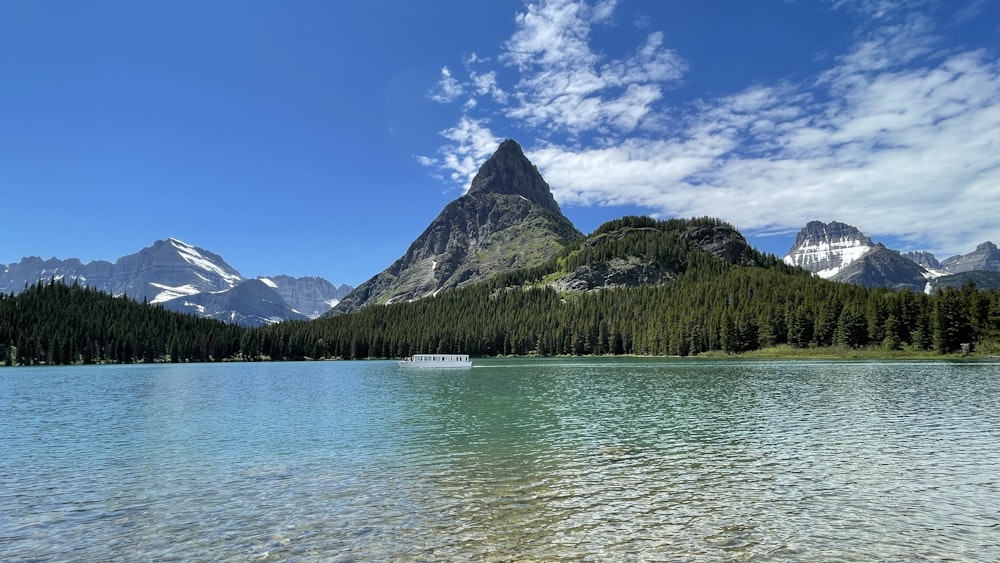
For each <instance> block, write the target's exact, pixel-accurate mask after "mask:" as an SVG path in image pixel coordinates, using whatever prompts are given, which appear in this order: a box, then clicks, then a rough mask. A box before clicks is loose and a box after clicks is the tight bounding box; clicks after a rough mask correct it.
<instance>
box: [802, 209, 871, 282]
mask: <svg viewBox="0 0 1000 563" xmlns="http://www.w3.org/2000/svg"><path fill="white" fill-rule="evenodd" d="M873 248H875V243H873V242H872V239H870V238H868V237H866V236H865V235H864V234H863V233H862V232H861V231H859V230H858V229H856V228H855V227H852V226H850V225H847V224H844V223H838V222H836V221H831V222H830V223H823V222H822V221H810V222H809V223H807V224H806V226H805V227H803V228H802V230H801V231H799V234H798V235H797V236H796V237H795V243H794V244H792V248H791V250H789V251H788V254H786V255H785V257H784V258H783V260H784V262H785V263H786V264H788V265H790V266H798V267H800V268H802V269H803V270H808V271H810V272H812V273H814V274H816V275H817V276H819V277H821V278H826V279H829V278H832V277H834V276H835V275H837V272H840V271H841V270H843V269H844V268H845V267H847V265H848V264H850V263H851V262H854V261H855V260H857V259H858V258H861V257H862V256H864V255H865V254H867V253H868V252H870V251H871V250H872V249H873Z"/></svg>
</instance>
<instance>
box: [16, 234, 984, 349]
mask: <svg viewBox="0 0 1000 563" xmlns="http://www.w3.org/2000/svg"><path fill="white" fill-rule="evenodd" d="M723 227H725V228H728V226H726V225H725V224H724V223H721V222H719V221H717V220H714V219H708V218H703V219H696V220H688V221H679V220H671V221H659V222H658V221H653V220H650V219H648V218H623V219H621V220H617V221H613V222H611V223H609V224H607V225H604V226H602V227H601V228H600V229H598V230H597V231H595V233H594V234H593V235H591V236H590V237H588V238H587V239H585V240H583V241H580V242H579V243H578V244H576V245H573V246H571V247H569V248H567V249H565V250H564V251H563V252H562V253H560V254H559V255H557V256H555V257H554V258H553V259H551V260H549V261H548V262H546V263H545V264H544V265H542V266H539V267H535V268H530V269H522V270H516V271H509V272H504V273H502V274H499V275H496V276H494V277H493V278H491V279H490V280H488V281H486V282H483V283H478V284H474V285H470V286H467V287H463V288H459V289H455V290H451V291H446V292H442V293H441V294H439V295H438V296H436V297H431V298H425V299H421V300H418V301H414V302H410V303H397V304H392V305H374V306H368V307H364V308H362V309H360V310H359V311H357V312H354V313H351V314H345V315H340V316H337V317H331V318H323V319H319V320H315V321H291V322H284V323H280V324H277V325H271V326H267V327H262V328H255V329H242V328H239V327H235V326H231V325H225V324H222V323H219V322H216V321H210V320H204V319H196V318H193V317H190V316H186V315H181V314H175V313H171V312H167V311H164V310H162V309H161V308H160V307H155V306H148V305H144V304H139V303H135V302H132V301H129V300H127V299H115V298H111V297H109V296H106V295H102V294H100V293H97V292H95V291H92V290H88V289H85V288H80V287H76V286H72V287H68V286H64V285H61V284H59V283H49V284H42V283H39V284H37V285H36V286H33V287H31V288H28V290H27V291H25V292H23V293H21V294H19V295H17V296H0V358H3V359H4V361H5V362H6V363H7V364H8V365H10V364H36V363H48V364H60V363H77V362H82V363H91V362H130V361H219V360H225V359H248V360H261V359H275V360H300V359H309V358H312V359H318V358H344V359H355V358H392V357H402V356H407V355H410V354H413V353H421V352H456V353H468V354H471V355H473V356H496V355H539V356H552V355H605V354H610V355H617V354H630V355H654V356H695V355H718V356H729V355H734V354H739V355H741V357H751V358H769V357H809V358H821V357H828V358H860V359H864V358H874V357H878V358H884V357H899V358H902V357H941V355H942V354H964V353H965V350H963V345H971V349H972V350H973V351H976V350H978V351H979V353H986V354H996V353H997V351H998V350H1000V290H990V291H981V290H977V289H976V288H975V286H974V285H973V284H971V283H970V284H966V285H964V286H962V287H961V288H957V289H956V288H944V289H943V290H941V291H940V292H939V293H937V294H935V295H925V294H922V293H913V292H910V291H892V290H888V289H871V288H864V287H858V286H853V285H847V284H843V283H835V282H829V281H826V280H822V279H819V278H816V277H813V276H811V275H809V274H807V273H805V272H803V271H802V270H799V269H796V268H791V267H788V266H786V265H784V264H782V263H781V262H780V261H779V260H777V258H775V257H774V256H772V255H763V254H761V253H759V252H758V251H756V250H753V249H751V248H749V247H740V246H738V245H737V246H733V245H732V244H729V243H730V242H732V241H722V243H721V244H720V242H719V237H718V236H716V237H715V239H713V240H712V241H710V242H711V244H712V247H713V248H715V249H721V250H720V251H718V252H715V251H713V252H709V251H706V250H705V247H704V245H705V241H706V240H708V239H706V238H705V237H703V236H702V235H704V233H705V232H706V231H705V229H715V231H714V232H715V233H716V235H718V233H724V232H725V228H723ZM734 232H735V231H734ZM692 233H699V234H698V236H692ZM737 235H738V233H737ZM713 236H715V235H713ZM740 240H742V238H741V237H740ZM737 242H738V241H737ZM720 255H721V256H723V257H725V259H723V258H720ZM614 261H617V262H628V263H630V264H636V263H639V264H642V265H643V267H644V268H646V270H647V271H652V270H656V271H658V272H660V273H663V274H665V275H664V276H663V277H664V279H668V280H669V281H666V282H665V283H659V284H654V285H650V284H643V283H640V284H638V285H634V286H630V287H619V288H616V289H597V290H593V291H573V292H567V291H563V292H560V291H556V290H555V289H553V288H552V287H550V286H548V285H546V282H551V281H553V280H556V279H560V278H561V277H564V276H568V275H571V274H572V273H573V272H574V271H577V270H578V269H579V268H589V269H595V268H596V266H599V265H602V264H603V265H606V264H608V263H610V262H614ZM597 269H599V268H597Z"/></svg>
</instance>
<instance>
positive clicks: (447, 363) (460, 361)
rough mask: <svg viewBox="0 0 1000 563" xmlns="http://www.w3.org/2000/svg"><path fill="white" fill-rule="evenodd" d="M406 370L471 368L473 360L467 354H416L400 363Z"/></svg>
mask: <svg viewBox="0 0 1000 563" xmlns="http://www.w3.org/2000/svg"><path fill="white" fill-rule="evenodd" d="M399 365H400V366H402V367H406V368H434V369H447V368H471V367H472V360H470V359H469V356H468V355H466V354H416V355H414V356H410V357H409V358H406V359H405V360H402V361H400V362H399Z"/></svg>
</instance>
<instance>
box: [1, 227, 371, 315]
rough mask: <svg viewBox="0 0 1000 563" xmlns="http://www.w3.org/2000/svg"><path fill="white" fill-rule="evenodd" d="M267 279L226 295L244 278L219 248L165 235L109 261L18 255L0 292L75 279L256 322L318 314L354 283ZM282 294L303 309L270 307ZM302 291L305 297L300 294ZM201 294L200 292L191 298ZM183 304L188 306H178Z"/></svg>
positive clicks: (281, 299) (103, 288)
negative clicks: (261, 284)
mask: <svg viewBox="0 0 1000 563" xmlns="http://www.w3.org/2000/svg"><path fill="white" fill-rule="evenodd" d="M267 279H268V280H269V281H270V284H269V285H268V284H265V286H267V288H266V290H263V293H262V292H261V291H262V290H260V288H252V287H248V288H244V289H243V290H239V291H236V292H234V293H231V294H228V295H226V292H232V291H234V290H237V289H238V288H240V286H241V285H243V284H245V283H247V282H248V281H250V280H248V279H247V278H245V277H244V276H243V275H242V274H240V273H239V271H237V270H236V269H235V268H233V267H232V266H231V265H229V264H228V263H227V262H226V261H225V260H224V259H223V258H222V257H221V256H219V255H218V254H216V253H214V252H211V251H208V250H205V249H203V248H200V247H197V246H194V245H191V244H188V243H186V242H184V241H181V240H180V239H177V238H173V237H168V238H166V239H163V240H157V241H154V242H153V243H152V244H151V245H150V246H148V247H145V248H143V249H140V250H139V251H137V252H134V253H132V254H127V255H125V256H122V257H120V258H118V259H117V260H115V262H109V261H107V260H93V261H91V262H88V263H86V264H84V263H83V262H82V261H80V260H79V259H77V258H68V259H65V260H60V259H58V258H50V259H47V260H43V259H41V258H40V257H37V256H28V257H24V258H22V259H21V261H20V262H14V263H11V264H7V265H4V266H2V269H0V292H2V293H9V294H16V293H18V292H20V291H22V290H23V289H25V288H26V287H27V286H29V285H32V284H34V283H35V282H37V281H39V280H42V281H49V280H60V281H64V282H66V283H73V282H76V283H79V284H81V285H84V286H87V287H91V288H94V289H98V290H100V291H102V292H105V293H108V294H110V295H113V296H127V297H129V298H131V299H134V300H136V301H144V302H148V303H150V304H162V305H164V306H166V307H167V308H170V309H172V310H178V311H184V312H190V313H192V314H197V315H199V316H204V317H209V318H227V317H228V318H229V319H233V321H232V322H237V321H236V320H235V319H241V320H240V321H238V322H241V323H243V324H249V325H254V326H256V325H258V324H260V323H264V322H278V321H280V320H289V319H306V318H315V317H318V316H319V315H320V314H322V313H323V312H325V311H326V310H328V309H329V307H322V306H321V304H322V303H329V302H332V301H336V300H338V299H339V298H340V297H342V296H343V295H345V294H346V293H348V292H349V291H350V289H353V288H350V286H341V287H340V288H336V287H334V286H333V285H332V284H330V283H329V282H328V281H326V280H322V278H293V277H291V276H284V275H279V276H271V277H270V278H267ZM273 280H280V281H281V283H280V284H279V283H275V282H274V281H273ZM319 280H322V281H319ZM283 286H288V287H283ZM345 288H350V289H346V290H345ZM251 289H256V291H251ZM282 293H284V295H285V296H287V298H288V299H291V300H292V301H295V302H296V304H298V305H299V306H304V308H306V309H307V311H306V312H300V311H297V310H295V309H294V308H292V307H291V306H288V308H287V310H286V309H285V308H284V307H279V308H278V309H275V307H274V306H273V305H272V303H274V302H280V303H282V304H283V305H286V306H287V305H288V303H287V302H286V297H283V296H282ZM305 293H309V294H310V295H309V296H305V295H304V294H305ZM199 295H201V296H202V297H196V296H199ZM208 295H215V297H211V298H210V297H207V296H208ZM249 295H257V296H258V298H257V299H256V301H255V300H252V299H250V298H248V296H249ZM185 302H187V303H189V305H184V303H185ZM206 305H207V307H208V308H206ZM331 306H332V305H331ZM217 307H226V308H224V309H216V308H217ZM234 307H235V308H234ZM318 309H322V310H318ZM282 311H283V312H282Z"/></svg>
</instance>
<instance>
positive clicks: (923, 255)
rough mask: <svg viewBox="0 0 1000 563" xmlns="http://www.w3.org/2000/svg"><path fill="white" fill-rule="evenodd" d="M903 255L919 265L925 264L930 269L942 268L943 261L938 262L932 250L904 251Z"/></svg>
mask: <svg viewBox="0 0 1000 563" xmlns="http://www.w3.org/2000/svg"><path fill="white" fill-rule="evenodd" d="M902 256H903V258H906V259H907V260H909V261H911V262H915V263H916V264H917V265H918V266H923V267H924V268H926V269H928V270H940V269H941V263H940V262H938V261H937V258H935V257H934V255H933V254H931V253H930V252H923V251H917V252H903V253H902Z"/></svg>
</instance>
